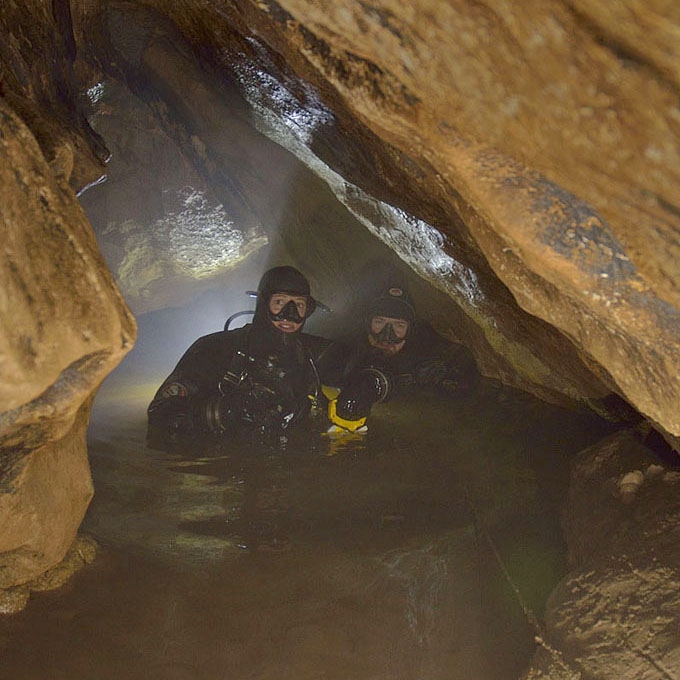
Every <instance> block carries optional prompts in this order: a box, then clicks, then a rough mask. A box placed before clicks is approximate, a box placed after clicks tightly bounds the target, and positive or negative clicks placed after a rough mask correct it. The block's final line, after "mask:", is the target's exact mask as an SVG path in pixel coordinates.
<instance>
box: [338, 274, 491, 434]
mask: <svg viewBox="0 0 680 680" xmlns="http://www.w3.org/2000/svg"><path fill="white" fill-rule="evenodd" d="M351 345H352V346H353V347H354V352H353V355H352V357H351V358H350V359H349V361H348V365H347V368H346V370H345V376H344V378H343V380H342V382H341V384H342V385H343V387H342V390H340V392H339V394H338V395H337V397H336V398H335V399H332V400H331V401H330V403H329V405H328V416H329V419H330V421H331V423H332V425H331V426H330V429H329V433H334V432H340V433H342V432H350V433H362V432H365V431H366V430H367V425H366V419H367V417H368V415H369V414H370V411H371V408H372V407H373V405H374V404H377V403H380V402H383V401H385V400H387V399H390V398H392V397H393V396H395V395H397V394H404V393H408V392H409V391H410V390H412V389H414V388H417V387H430V388H436V389H441V390H442V391H445V392H447V393H450V394H451V393H454V394H460V393H464V392H469V391H471V390H472V389H473V388H474V387H475V386H476V385H477V383H478V381H479V372H478V370H477V365H476V363H475V361H474V358H473V357H472V353H471V352H470V351H469V349H468V348H467V347H465V346H463V345H459V344H455V343H451V342H447V341H446V340H444V339H443V338H442V337H441V336H439V335H437V333H436V332H435V331H434V329H432V328H431V327H430V326H429V325H428V324H426V323H424V322H422V321H417V319H416V312H415V307H414V305H413V301H412V299H411V296H410V295H409V293H408V291H407V290H405V289H404V288H402V287H401V286H396V285H395V286H388V287H387V288H386V289H385V290H383V291H382V292H381V293H380V294H379V295H378V296H377V297H376V298H375V299H374V300H372V302H371V303H370V305H369V309H368V314H367V317H366V324H365V328H364V330H363V331H362V333H361V335H360V337H359V338H358V340H356V341H355V342H353V343H351Z"/></svg>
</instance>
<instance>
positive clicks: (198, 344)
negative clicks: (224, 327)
mask: <svg viewBox="0 0 680 680" xmlns="http://www.w3.org/2000/svg"><path fill="white" fill-rule="evenodd" d="M249 326H250V324H246V325H245V326H242V327H241V328H234V329H232V330H230V331H215V332H214V333H208V334H207V335H202V336H201V337H200V338H198V339H197V340H195V341H194V344H193V345H191V347H190V348H189V350H190V351H197V350H200V351H204V350H206V349H209V348H212V347H223V346H224V345H228V344H232V343H233V342H237V341H239V340H241V339H242V338H245V337H246V334H247V332H248V331H247V328H248V327H249Z"/></svg>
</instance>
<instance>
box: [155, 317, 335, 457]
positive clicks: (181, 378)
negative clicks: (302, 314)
mask: <svg viewBox="0 0 680 680" xmlns="http://www.w3.org/2000/svg"><path fill="white" fill-rule="evenodd" d="M346 360H347V350H346V348H345V347H344V346H343V345H341V344H339V343H335V342H333V341H331V340H327V339H326V338H322V337H319V336H315V335H310V334H307V333H292V334H286V333H282V332H281V331H279V330H278V329H276V328H275V327H274V326H273V325H272V324H271V322H270V321H269V319H267V318H264V315H260V318H258V316H256V318H255V319H254V321H253V324H248V325H246V326H244V327H243V328H238V329H236V330H232V331H221V332H218V333H212V334H210V335H206V336H203V337H202V338H199V339H198V340H197V341H196V342H195V343H194V344H193V345H192V346H191V347H190V348H189V349H188V350H187V352H186V353H185V354H184V356H183V357H182V358H181V359H180V361H179V363H178V364H177V366H176V367H175V369H174V370H173V371H172V373H171V374H170V375H169V376H168V378H167V379H166V380H165V381H164V382H163V384H162V385H161V386H160V388H159V389H158V391H157V392H156V395H155V396H154V398H153V401H152V402H151V404H150V405H149V408H148V422H149V439H150V443H152V444H153V443H154V442H155V443H157V444H158V443H163V442H164V441H168V440H170V441H171V440H173V439H176V438H178V437H181V436H182V435H195V434H203V433H209V434H217V435H219V434H221V433H223V432H228V431H232V430H237V429H243V428H246V429H248V428H249V429H251V430H252V429H260V430H262V431H265V430H266V431H268V432H281V431H283V430H286V429H288V428H289V427H290V426H292V425H293V424H294V423H295V422H297V421H298V420H299V418H300V417H302V416H303V415H305V414H306V413H307V412H308V411H309V410H310V407H311V406H312V404H313V401H314V400H315V399H318V398H322V396H321V389H320V387H321V383H324V384H328V385H332V384H335V385H337V384H339V382H340V380H341V378H342V374H343V369H344V367H345V364H346Z"/></svg>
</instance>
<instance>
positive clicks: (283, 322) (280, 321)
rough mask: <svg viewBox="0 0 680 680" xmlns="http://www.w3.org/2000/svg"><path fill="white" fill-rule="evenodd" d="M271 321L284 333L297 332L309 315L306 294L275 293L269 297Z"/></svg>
mask: <svg viewBox="0 0 680 680" xmlns="http://www.w3.org/2000/svg"><path fill="white" fill-rule="evenodd" d="M269 312H270V317H271V322H272V324H273V325H274V327H275V328H278V329H279V330H280V331H281V332H282V333H295V332H297V331H299V330H300V329H301V328H302V324H303V323H304V322H305V316H306V315H307V298H306V297H305V296H304V295H288V294H286V293H274V295H272V296H271V298H270V299H269Z"/></svg>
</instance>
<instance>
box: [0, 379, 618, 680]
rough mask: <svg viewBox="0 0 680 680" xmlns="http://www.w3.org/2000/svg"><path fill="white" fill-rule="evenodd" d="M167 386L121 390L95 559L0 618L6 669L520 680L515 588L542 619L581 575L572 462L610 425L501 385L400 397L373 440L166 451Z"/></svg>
mask: <svg viewBox="0 0 680 680" xmlns="http://www.w3.org/2000/svg"><path fill="white" fill-rule="evenodd" d="M152 392H153V386H151V385H148V386H147V385H145V384H139V383H134V382H126V381H125V380H124V381H122V382H121V381H119V382H118V383H116V384H115V385H113V386H109V387H107V384H105V386H104V388H103V389H102V390H101V392H100V394H99V396H98V398H97V401H96V403H95V407H94V409H93V415H92V421H91V427H90V432H89V448H90V453H91V464H92V472H93V478H94V483H95V497H94V500H93V502H92V504H91V506H90V509H89V511H88V514H87V516H86V518H85V522H84V524H83V531H84V532H85V533H87V534H89V535H90V536H93V537H94V538H95V539H96V540H97V542H98V543H99V546H100V547H99V551H98V554H97V558H96V559H95V561H94V562H93V563H92V564H91V565H89V566H87V567H85V568H84V569H83V570H82V571H80V572H79V573H77V574H76V575H75V576H74V577H73V578H72V579H71V581H70V582H69V583H68V584H67V585H66V586H64V587H62V588H61V589H59V590H57V591H53V592H45V593H35V594H33V596H32V597H31V600H30V601H29V604H28V606H27V608H26V609H25V610H24V611H23V612H21V613H19V614H17V615H15V616H13V617H9V618H7V619H5V620H3V621H0V649H1V651H2V664H1V666H0V674H1V676H2V678H8V679H9V678H12V679H13V680H85V679H87V680H91V679H92V678H98V679H99V680H107V679H109V678H111V679H112V680H113V679H114V678H115V679H116V680H136V679H138V678H139V679H140V680H141V679H144V680H174V679H185V678H186V679H189V678H191V679H192V680H217V679H218V678H219V679H222V678H230V679H232V678H233V679H239V680H240V679H244V680H245V679H246V678H248V679H253V680H266V679H269V678H271V679H272V680H273V679H274V678H276V679H277V680H288V679H290V680H304V679H306V678H309V679H310V680H311V679H314V680H318V679H320V678H324V679H328V680H333V679H336V678H337V679H338V680H348V679H349V678H352V680H378V679H383V678H384V679H385V680H387V679H389V680H395V679H397V680H398V679H404V680H420V679H421V678H428V679H430V680H437V679H438V678H442V680H443V679H446V680H457V679H459V678H460V679H461V680H462V679H463V678H465V679H466V680H470V678H474V679H475V680H501V679H502V680H507V679H508V678H513V677H518V676H519V675H520V673H521V671H522V670H523V668H524V667H525V666H526V664H527V663H528V660H529V657H530V656H531V654H532V653H533V651H534V648H535V643H534V641H533V637H534V630H533V629H532V627H531V625H530V624H529V622H528V620H527V616H526V612H525V611H524V610H523V607H522V606H521V603H520V601H519V599H518V597H517V594H516V592H515V591H514V589H513V587H515V588H517V590H518V592H519V593H521V596H522V598H523V600H524V602H523V604H524V606H525V608H528V609H530V610H531V611H533V612H535V613H537V614H538V615H539V616H540V612H541V609H542V606H543V604H544V602H545V599H546V597H547V595H548V593H549V592H550V590H551V589H552V588H553V587H554V585H555V584H556V583H557V581H558V580H559V579H560V577H561V576H562V574H563V573H564V546H563V545H562V542H561V539H560V532H559V517H558V513H559V505H560V502H561V500H562V498H563V496H564V493H565V492H566V484H567V481H568V461H569V458H570V457H571V456H572V455H573V454H575V453H576V452H577V451H579V450H581V449H582V448H583V447H585V446H586V445H588V444H590V443H592V442H593V441H596V440H597V439H599V438H600V437H601V436H603V435H604V434H605V433H607V432H609V431H611V427H610V426H608V425H606V424H604V423H603V422H602V421H600V420H599V419H598V418H596V417H594V416H592V415H589V414H583V413H574V412H572V411H568V410H565V409H560V408H557V407H554V406H550V405H548V404H545V403H542V402H539V401H537V400H535V399H533V398H531V397H529V396H528V395H525V394H523V393H518V392H516V391H512V390H507V389H499V388H498V387H497V386H495V385H493V384H487V383H483V385H482V387H481V388H480V390H479V391H478V393H477V394H475V395H473V396H467V397H456V398H452V397H446V398H442V397H440V396H434V395H421V396H420V397H419V398H418V399H417V400H416V399H411V400H409V401H408V402H406V401H394V402H392V403H389V404H384V405H381V406H380V407H377V408H376V411H375V413H374V415H373V416H372V418H371V422H370V431H369V433H368V434H367V435H365V436H364V437H359V438H357V439H356V440H349V441H348V440H337V439H332V438H330V437H329V436H327V435H325V434H322V423H323V420H322V419H321V418H320V419H319V420H318V421H317V422H314V421H313V422H312V423H311V424H310V426H309V427H308V428H307V426H305V429H304V430H299V431H298V432H296V433H295V434H294V435H293V436H292V437H291V438H290V440H289V441H288V442H287V444H286V446H285V447H265V446H261V445H257V446H255V445H251V446H244V445H243V443H240V444H236V443H234V442H229V443H225V444H223V445H221V446H212V447H201V448H199V446H198V445H196V446H193V445H192V446H185V447H182V448H181V449H178V450H176V451H173V452H161V451H156V450H152V449H150V448H148V447H147V446H146V444H145V406H146V403H147V402H148V401H149V399H150V396H151V393H152ZM499 558H500V561H499ZM501 562H502V564H501ZM510 581H512V585H511V584H510Z"/></svg>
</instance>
